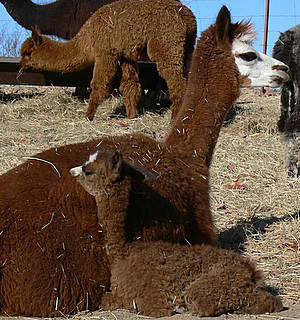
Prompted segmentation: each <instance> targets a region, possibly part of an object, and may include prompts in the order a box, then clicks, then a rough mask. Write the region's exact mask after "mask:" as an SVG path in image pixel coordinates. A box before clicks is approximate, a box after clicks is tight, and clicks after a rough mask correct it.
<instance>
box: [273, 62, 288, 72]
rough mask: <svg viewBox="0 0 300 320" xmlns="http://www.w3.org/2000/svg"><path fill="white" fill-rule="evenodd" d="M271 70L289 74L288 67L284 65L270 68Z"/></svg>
mask: <svg viewBox="0 0 300 320" xmlns="http://www.w3.org/2000/svg"><path fill="white" fill-rule="evenodd" d="M272 69H273V70H281V71H284V72H289V67H288V66H286V65H285V64H283V65H275V66H273V67H272Z"/></svg>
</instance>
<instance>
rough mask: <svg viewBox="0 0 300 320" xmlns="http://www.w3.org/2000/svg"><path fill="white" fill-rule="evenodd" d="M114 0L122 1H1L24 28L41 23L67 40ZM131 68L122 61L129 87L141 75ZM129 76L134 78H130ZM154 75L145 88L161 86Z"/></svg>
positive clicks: (44, 30) (44, 31)
mask: <svg viewBox="0 0 300 320" xmlns="http://www.w3.org/2000/svg"><path fill="white" fill-rule="evenodd" d="M115 1H122V0H57V1H54V2H51V3H47V4H43V5H39V4H35V3H33V2H32V1H30V0H0V2H1V3H2V4H3V5H4V6H5V8H6V10H7V12H8V13H9V14H10V15H11V17H12V18H13V19H14V20H15V21H16V22H17V23H18V24H20V25H21V26H22V27H24V28H26V29H29V30H32V26H38V27H39V30H40V32H41V33H42V34H48V35H55V36H58V37H59V38H63V39H67V40H70V39H71V38H73V37H74V36H75V35H76V34H77V33H78V31H79V29H80V28H81V27H82V25H83V24H84V23H85V22H86V20H87V19H88V18H89V17H90V16H91V15H92V14H93V13H94V12H95V11H96V10H97V9H99V8H100V7H102V6H104V5H106V4H109V3H112V2H115ZM128 68H130V66H127V63H126V62H124V63H123V64H122V74H123V78H124V80H123V82H125V83H126V77H127V79H128V81H129V84H128V86H130V84H131V83H132V82H133V81H136V82H138V77H137V75H136V74H134V75H132V74H130V73H129V74H127V69H128ZM128 72H130V69H129V70H128ZM143 72H146V71H143V70H140V71H139V73H140V74H141V73H142V74H143ZM130 76H133V78H129V77H130ZM141 78H143V75H141ZM152 78H153V79H156V80H157V81H156V82H155V83H154V84H153V85H149V82H147V84H146V83H142V82H141V87H142V88H143V86H145V85H146V88H145V89H149V88H150V89H152V90H153V89H158V90H159V89H161V88H160V86H159V84H157V83H158V82H159V81H160V79H159V78H157V75H156V73H155V74H154V73H153V74H152ZM154 81H155V80H154ZM123 86H125V84H124V85H123ZM123 90H124V89H123ZM75 92H77V93H78V94H79V95H82V93H84V94H85V95H86V91H84V92H82V91H80V88H77V90H76V91H75Z"/></svg>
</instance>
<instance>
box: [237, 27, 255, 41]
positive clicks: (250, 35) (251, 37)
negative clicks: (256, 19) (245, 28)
mask: <svg viewBox="0 0 300 320" xmlns="http://www.w3.org/2000/svg"><path fill="white" fill-rule="evenodd" d="M236 39H238V40H240V41H242V42H245V43H247V44H252V42H253V41H255V40H256V32H255V31H254V30H249V32H246V33H244V34H241V35H240V36H238V37H236Z"/></svg>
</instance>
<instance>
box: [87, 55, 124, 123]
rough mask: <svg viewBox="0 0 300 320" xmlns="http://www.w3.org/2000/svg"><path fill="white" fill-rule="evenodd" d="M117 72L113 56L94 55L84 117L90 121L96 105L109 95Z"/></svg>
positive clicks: (116, 63) (116, 62)
mask: <svg viewBox="0 0 300 320" xmlns="http://www.w3.org/2000/svg"><path fill="white" fill-rule="evenodd" d="M117 72H118V61H117V60H116V59H115V58H114V57H113V56H109V55H103V56H101V57H96V59H95V64H94V70H93V79H92V81H91V89H92V92H91V95H90V100H89V107H88V110H87V113H86V117H87V118H88V119H89V120H90V121H92V120H93V119H94V116H95V113H96V110H97V107H98V105H99V104H100V103H102V102H103V101H104V100H106V99H107V98H108V97H109V94H110V92H111V89H112V83H113V80H114V79H115V78H116V76H117Z"/></svg>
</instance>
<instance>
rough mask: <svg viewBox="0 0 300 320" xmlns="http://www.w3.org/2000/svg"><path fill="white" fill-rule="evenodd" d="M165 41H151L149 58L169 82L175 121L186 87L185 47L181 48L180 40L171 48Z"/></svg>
mask: <svg viewBox="0 0 300 320" xmlns="http://www.w3.org/2000/svg"><path fill="white" fill-rule="evenodd" d="M163 43H164V41H163V40H161V41H160V40H159V39H156V40H151V41H149V43H148V48H147V49H148V56H149V58H150V59H151V60H152V61H155V62H156V65H157V70H158V72H159V74H160V76H161V77H162V78H164V79H165V80H166V82H167V85H168V89H169V95H170V100H171V102H172V106H171V108H172V116H171V117H172V119H174V118H175V117H176V115H177V113H178V111H179V109H180V106H181V103H182V100H183V94H184V91H185V86H186V79H185V78H184V68H185V66H184V46H183V45H182V46H179V43H184V40H183V41H182V42H181V41H179V39H177V41H174V43H176V44H177V46H176V45H174V46H171V47H167V46H164V45H163Z"/></svg>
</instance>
